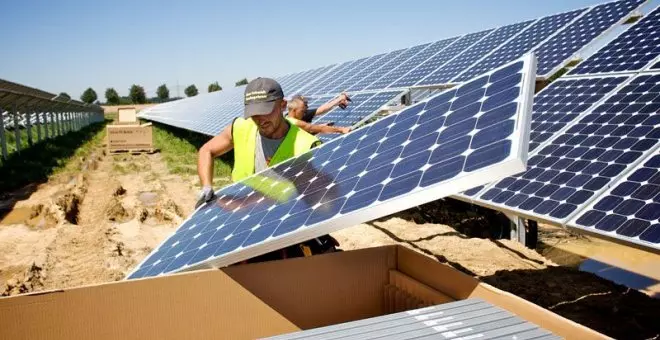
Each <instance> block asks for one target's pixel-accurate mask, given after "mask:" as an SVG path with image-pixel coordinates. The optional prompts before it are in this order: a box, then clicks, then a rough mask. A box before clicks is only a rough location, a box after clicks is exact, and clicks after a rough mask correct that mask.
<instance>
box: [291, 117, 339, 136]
mask: <svg viewBox="0 0 660 340" xmlns="http://www.w3.org/2000/svg"><path fill="white" fill-rule="evenodd" d="M295 124H296V126H298V127H299V128H301V129H303V130H305V131H307V132H309V133H311V134H313V135H315V134H318V133H342V134H343V133H349V132H350V131H351V128H349V127H340V126H328V125H325V124H310V123H307V122H305V121H302V120H296V122H295Z"/></svg>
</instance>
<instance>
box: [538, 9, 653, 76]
mask: <svg viewBox="0 0 660 340" xmlns="http://www.w3.org/2000/svg"><path fill="white" fill-rule="evenodd" d="M636 1H639V4H638V5H637V6H636V7H635V8H633V9H631V10H630V11H628V13H627V14H626V15H624V16H623V17H622V18H620V19H619V20H617V21H615V22H613V23H612V24H611V25H609V27H608V28H607V29H605V30H603V31H601V32H600V33H599V34H597V35H595V36H594V37H592V38H591V39H590V41H589V42H587V43H586V44H582V45H581V46H580V47H579V48H577V49H575V50H574V51H573V52H572V53H571V54H570V55H567V57H566V58H564V59H563V61H562V62H560V63H556V65H555V66H554V67H553V68H551V69H549V70H548V71H546V72H545V73H539V74H537V78H539V79H548V78H549V77H550V76H552V75H554V74H555V73H557V72H559V71H560V70H561V69H562V68H563V67H565V66H566V65H567V64H569V63H570V62H571V61H572V60H575V58H576V56H578V55H579V54H580V52H582V51H584V50H587V49H588V48H589V47H590V46H592V45H593V44H594V43H596V42H597V41H599V40H600V39H602V38H603V37H605V36H606V35H608V34H609V33H610V32H612V31H613V30H614V28H615V27H617V26H620V25H623V23H624V22H626V20H628V19H629V18H630V16H631V14H632V13H633V12H634V11H636V10H639V9H640V8H642V7H644V6H645V3H646V2H647V1H649V0H636ZM619 2H624V1H622V0H616V1H611V2H607V3H603V4H600V5H595V6H591V7H589V9H588V12H586V13H584V14H583V15H581V16H580V17H579V18H577V19H576V20H575V21H574V22H573V23H571V24H569V25H568V26H567V27H566V28H564V30H562V32H560V33H559V34H557V35H556V36H555V37H553V38H551V39H550V40H548V41H547V42H546V43H544V44H543V45H541V46H539V47H538V48H537V49H535V52H536V53H537V56H538V58H539V65H540V67H539V72H543V65H542V64H543V63H544V60H543V58H544V55H543V53H541V50H542V49H543V47H544V46H545V45H546V44H551V43H552V42H553V40H554V39H555V38H557V39H559V38H560V36H561V35H562V34H564V33H566V32H567V31H568V30H569V29H570V28H571V27H573V26H575V25H577V24H578V22H579V21H581V20H582V19H584V18H586V17H588V16H589V15H590V14H591V13H595V11H597V9H598V8H601V7H605V6H608V5H611V4H615V3H619ZM564 39H565V38H564Z"/></svg>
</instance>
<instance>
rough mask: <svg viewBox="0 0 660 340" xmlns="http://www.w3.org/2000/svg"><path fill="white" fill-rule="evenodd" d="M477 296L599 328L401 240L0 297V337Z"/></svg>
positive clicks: (326, 317)
mask: <svg viewBox="0 0 660 340" xmlns="http://www.w3.org/2000/svg"><path fill="white" fill-rule="evenodd" d="M469 297H478V298H481V299H483V300H486V301H488V302H490V303H491V304H494V305H497V306H499V307H501V308H504V309H506V310H508V311H510V312H512V313H514V314H517V315H518V316H520V317H522V318H523V319H526V320H527V321H530V322H532V323H535V324H536V325H538V326H540V327H542V328H545V329H546V330H549V331H551V332H553V333H555V334H556V335H559V336H562V337H564V338H569V339H573V338H579V339H581V340H587V339H603V338H606V337H605V336H604V335H602V334H599V333H597V332H595V331H593V330H591V329H588V328H586V327H584V326H581V325H579V324H577V323H574V322H572V321H570V320H567V319H565V318H563V317H561V316H558V315H556V314H554V313H552V312H550V311H548V310H546V309H543V308H541V307H539V306H537V305H534V304H532V303H530V302H528V301H525V300H523V299H521V298H519V297H517V296H515V295H512V294H509V293H506V292H504V291H501V290H499V289H497V288H494V287H492V286H490V285H487V284H484V283H481V282H479V281H478V280H476V279H474V278H472V277H470V276H468V275H465V274H463V273H461V272H459V271H457V270H455V269H453V268H451V267H449V266H447V265H444V264H441V263H438V262H436V261H434V260H432V259H430V258H428V257H426V256H424V255H421V254H419V253H416V252H414V251H412V250H410V249H407V248H405V247H402V246H384V247H376V248H369V249H363V250H355V251H349V252H339V253H333V254H327V255H318V256H313V257H308V258H295V259H289V260H282V261H273V262H264V263H256V264H247V265H240V266H231V267H227V268H223V269H221V270H213V269H210V270H203V271H196V272H190V273H181V274H175V275H168V276H164V277H158V278H147V279H139V280H131V281H121V282H114V283H107V284H101V285H94V286H87V287H79V288H73V289H68V290H62V291H51V292H45V293H36V294H29V295H21V296H16V297H9V298H4V299H0V339H254V338H259V337H266V336H273V335H278V334H284V333H290V332H294V331H298V330H301V329H311V328H316V327H321V326H327V325H332V324H337V323H342V322H347V321H354V320H359V319H365V318H369V317H375V316H380V315H384V314H388V313H393V312H399V311H403V310H409V309H414V308H418V307H422V306H427V305H434V304H441V303H446V302H449V301H455V300H461V299H466V298H469Z"/></svg>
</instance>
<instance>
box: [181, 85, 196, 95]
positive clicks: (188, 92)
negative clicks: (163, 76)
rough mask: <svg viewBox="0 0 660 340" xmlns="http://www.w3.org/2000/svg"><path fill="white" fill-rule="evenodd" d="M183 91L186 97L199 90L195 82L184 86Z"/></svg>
mask: <svg viewBox="0 0 660 340" xmlns="http://www.w3.org/2000/svg"><path fill="white" fill-rule="evenodd" d="M183 92H184V93H185V94H186V96H188V97H194V96H196V95H197V94H198V93H199V91H197V86H195V84H192V85H190V86H188V87H186V89H185V90H184V91H183Z"/></svg>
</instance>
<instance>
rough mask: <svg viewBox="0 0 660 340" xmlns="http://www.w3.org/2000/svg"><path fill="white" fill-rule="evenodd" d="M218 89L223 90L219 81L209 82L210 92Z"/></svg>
mask: <svg viewBox="0 0 660 340" xmlns="http://www.w3.org/2000/svg"><path fill="white" fill-rule="evenodd" d="M216 91H222V86H220V84H218V82H217V81H216V82H215V83H211V84H209V93H211V92H216Z"/></svg>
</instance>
